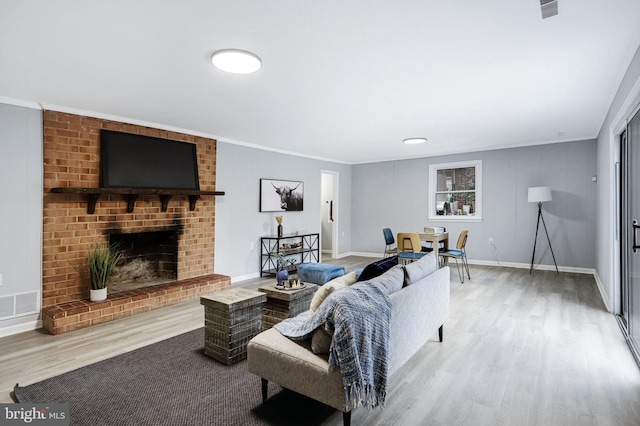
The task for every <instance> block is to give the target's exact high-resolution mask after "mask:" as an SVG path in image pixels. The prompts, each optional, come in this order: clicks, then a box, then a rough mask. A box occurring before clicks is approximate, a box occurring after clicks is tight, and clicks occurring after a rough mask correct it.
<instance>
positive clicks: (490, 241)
mask: <svg viewBox="0 0 640 426" xmlns="http://www.w3.org/2000/svg"><path fill="white" fill-rule="evenodd" d="M489 245H493V237H489Z"/></svg>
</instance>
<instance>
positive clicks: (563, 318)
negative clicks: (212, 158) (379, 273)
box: [0, 257, 640, 426]
mask: <svg viewBox="0 0 640 426" xmlns="http://www.w3.org/2000/svg"><path fill="white" fill-rule="evenodd" d="M372 260H373V259H370V258H362V257H347V258H343V259H339V260H326V261H327V262H330V263H338V264H343V265H345V266H346V267H347V268H352V267H357V266H363V265H365V264H367V263H369V262H371V261H372ZM451 272H452V273H451V313H450V317H449V319H448V320H447V322H446V323H445V326H444V342H443V343H439V342H438V341H437V338H432V339H431V341H430V342H428V343H427V344H426V345H425V346H424V347H423V348H422V349H421V350H420V351H419V352H418V353H417V354H416V355H415V356H414V357H413V358H412V359H411V360H409V362H408V363H407V364H405V366H404V367H403V368H402V369H401V370H400V371H399V372H398V373H397V374H395V375H394V376H392V378H391V380H390V383H389V388H388V396H387V404H386V407H385V408H384V409H381V408H378V409H374V410H367V409H365V408H358V409H356V410H354V412H353V415H352V424H353V425H473V426H475V425H492V426H493V425H509V426H510V425H541V426H542V425H545V426H546V425H616V426H620V425H640V369H639V368H638V366H637V365H636V364H635V362H634V360H633V357H632V355H631V353H630V351H629V349H628V347H627V345H626V343H625V341H624V338H623V337H622V333H621V332H620V330H619V328H618V325H617V322H616V319H615V317H614V316H613V315H611V314H610V313H608V312H607V311H606V309H605V307H604V304H603V302H602V300H601V297H600V294H599V292H598V290H597V287H596V284H595V281H594V278H593V277H592V276H589V275H582V274H571V273H561V274H559V275H557V274H556V273H555V272H551V271H534V273H533V274H532V275H529V271H528V270H525V269H513V268H500V267H487V266H476V265H471V277H472V279H471V281H465V283H464V284H461V283H460V282H459V280H458V275H457V273H456V271H455V266H454V267H453V269H452V271H451ZM272 280H273V279H268V278H263V279H252V280H247V281H243V282H241V283H237V284H234V286H240V287H245V288H257V287H259V286H261V285H264V284H265V282H271V281H272ZM203 317H204V314H203V308H202V306H201V305H200V304H199V301H192V302H186V303H182V304H179V305H174V306H170V307H167V308H163V309H158V310H155V311H152V312H148V313H145V314H141V315H137V316H135V317H131V318H125V319H121V320H117V321H113V322H111V323H106V324H101V325H98V326H94V327H90V328H87V329H81V330H76V331H74V332H71V333H66V334H63V335H59V336H52V335H49V334H47V333H46V332H41V331H29V332H25V333H21V334H17V335H14V336H8V337H4V338H0V403H4V402H11V399H10V397H9V393H10V391H11V390H12V388H13V386H14V385H15V384H16V382H19V383H20V385H28V384H31V383H35V382H38V381H40V380H43V379H46V378H48V377H52V376H55V375H58V374H61V373H63V372H66V371H69V370H73V369H76V368H78V367H81V366H83V365H87V364H91V363H94V362H96V361H99V360H102V359H105V358H109V357H112V356H115V355H118V354H120V353H123V352H127V351H130V350H133V349H136V348H138V347H141V346H145V345H148V344H150V343H154V342H156V341H160V340H163V339H166V338H168V337H171V336H174V335H177V334H180V333H184V332H186V331H189V330H193V329H196V328H198V327H202V325H203ZM256 386H259V382H258V381H256ZM325 424H326V425H331V426H333V425H335V426H338V425H341V424H342V415H341V413H338V412H336V414H335V415H333V416H331V417H330V418H329V419H328V420H327V421H326V422H325Z"/></svg>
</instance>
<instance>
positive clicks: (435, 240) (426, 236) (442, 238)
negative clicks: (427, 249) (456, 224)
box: [418, 232, 449, 268]
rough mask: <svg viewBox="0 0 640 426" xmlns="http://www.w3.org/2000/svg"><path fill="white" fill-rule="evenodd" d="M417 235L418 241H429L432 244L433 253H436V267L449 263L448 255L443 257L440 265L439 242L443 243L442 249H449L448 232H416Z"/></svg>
mask: <svg viewBox="0 0 640 426" xmlns="http://www.w3.org/2000/svg"><path fill="white" fill-rule="evenodd" d="M418 236H419V237H420V241H426V242H431V243H432V244H433V253H434V254H435V255H436V265H437V266H438V268H440V266H446V265H448V263H449V262H448V260H449V258H448V256H444V258H443V260H444V262H443V263H442V265H440V243H441V242H442V243H444V244H443V247H442V248H443V249H444V250H448V249H449V233H448V232H441V233H438V234H432V233H426V232H418Z"/></svg>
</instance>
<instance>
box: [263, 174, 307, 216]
mask: <svg viewBox="0 0 640 426" xmlns="http://www.w3.org/2000/svg"><path fill="white" fill-rule="evenodd" d="M303 199H304V183H302V182H300V181H295V180H277V179H260V211H261V212H301V211H302V202H303Z"/></svg>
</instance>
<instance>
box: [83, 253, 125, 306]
mask: <svg viewBox="0 0 640 426" xmlns="http://www.w3.org/2000/svg"><path fill="white" fill-rule="evenodd" d="M121 258H122V253H121V252H120V250H119V249H118V247H108V246H106V245H99V246H95V247H94V248H92V249H90V250H89V251H88V252H87V264H88V265H89V278H90V281H91V289H90V292H89V293H90V300H91V301H92V302H99V301H101V300H105V299H106V298H107V286H108V285H109V280H110V279H111V275H112V273H113V268H114V266H115V265H116V264H117V263H118V261H119V260H120V259H121Z"/></svg>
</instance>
